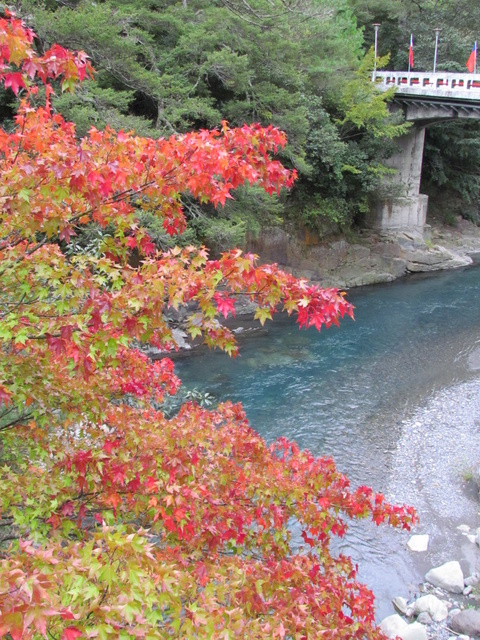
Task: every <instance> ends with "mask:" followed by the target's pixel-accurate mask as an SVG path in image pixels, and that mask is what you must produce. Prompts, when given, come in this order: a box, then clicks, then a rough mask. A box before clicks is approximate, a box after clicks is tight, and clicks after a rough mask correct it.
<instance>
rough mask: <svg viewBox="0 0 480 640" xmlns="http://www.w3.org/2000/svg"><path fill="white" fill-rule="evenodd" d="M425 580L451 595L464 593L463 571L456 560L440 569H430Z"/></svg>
mask: <svg viewBox="0 0 480 640" xmlns="http://www.w3.org/2000/svg"><path fill="white" fill-rule="evenodd" d="M425 580H426V581H427V582H430V584H433V586H435V587H440V588H441V589H445V590H446V591H450V592H451V593H462V591H463V589H464V584H463V571H462V568H461V567H460V563H459V562H457V561H456V560H452V561H451V562H446V563H445V564H442V565H441V566H439V567H435V568H433V569H430V571H429V572H428V573H427V574H426V576H425Z"/></svg>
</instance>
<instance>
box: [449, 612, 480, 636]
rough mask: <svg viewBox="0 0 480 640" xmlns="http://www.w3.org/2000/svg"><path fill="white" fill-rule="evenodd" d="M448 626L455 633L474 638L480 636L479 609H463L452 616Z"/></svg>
mask: <svg viewBox="0 0 480 640" xmlns="http://www.w3.org/2000/svg"><path fill="white" fill-rule="evenodd" d="M450 627H451V629H452V631H455V633H464V634H466V635H468V636H472V637H474V638H480V611H477V610H476V609H465V610H464V611H460V613H457V615H456V616H455V617H454V618H452V621H451V622H450Z"/></svg>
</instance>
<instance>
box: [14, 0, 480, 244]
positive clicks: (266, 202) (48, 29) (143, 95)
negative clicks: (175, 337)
mask: <svg viewBox="0 0 480 640" xmlns="http://www.w3.org/2000/svg"><path fill="white" fill-rule="evenodd" d="M17 5H18V10H19V11H20V12H21V15H22V16H23V17H24V18H25V19H27V21H28V22H29V24H31V26H32V27H34V29H35V31H36V33H37V34H38V36H39V39H40V46H41V47H43V48H46V47H48V46H49V45H50V44H51V43H53V42H57V43H59V44H61V45H63V46H66V47H69V48H71V49H81V50H84V51H86V53H87V54H88V55H89V56H90V57H91V60H92V62H93V64H94V66H95V69H96V75H95V81H87V82H85V83H84V84H83V85H82V87H81V88H79V89H78V90H77V91H76V92H75V93H74V94H65V93H64V94H63V95H58V96H56V97H55V99H54V101H53V104H54V106H55V108H56V109H57V110H58V111H59V112H60V113H62V114H63V115H64V116H65V117H66V118H67V119H68V120H72V121H73V122H74V123H75V124H76V126H77V132H78V135H83V134H84V133H86V132H87V131H88V129H89V127H90V126H91V125H92V124H94V125H95V126H96V127H97V128H102V127H104V126H105V124H106V123H108V124H110V125H111V126H112V127H113V128H116V129H119V128H122V129H124V130H130V129H133V130H135V132H136V133H137V134H139V135H149V136H154V137H157V136H165V135H170V134H172V133H175V132H176V133H183V132H185V131H190V130H199V129H202V128H209V127H214V126H218V125H219V123H220V122H221V121H222V120H227V121H228V122H229V123H230V125H231V126H240V125H242V124H243V123H245V122H246V123H252V122H260V123H261V124H264V125H268V124H273V125H275V126H277V127H279V128H280V129H281V130H282V131H285V133H286V134H287V138H288V145H287V147H286V148H285V150H284V151H283V152H282V155H281V158H280V159H281V160H282V162H284V163H285V165H286V166H289V167H290V168H295V169H296V171H297V172H298V175H299V179H298V180H297V182H296V186H295V188H294V189H293V190H292V191H291V192H290V193H289V194H288V195H286V194H285V193H281V194H279V196H278V197H275V198H273V199H272V198H265V196H264V195H262V193H261V192H260V191H259V190H258V189H257V188H255V187H254V188H241V189H239V190H238V191H237V193H236V194H235V199H234V201H229V202H227V204H226V206H225V208H224V209H223V210H222V211H221V212H220V215H219V214H218V212H216V214H215V215H212V213H213V212H212V210H211V208H209V207H208V206H207V207H206V206H199V203H198V202H194V201H192V200H191V199H188V198H184V204H185V206H186V208H187V211H189V218H190V224H191V226H190V231H189V236H188V237H185V242H187V243H188V242H190V241H191V240H192V238H196V239H197V240H198V241H200V242H203V243H205V244H207V245H208V246H210V247H211V249H212V250H216V251H221V250H224V249H227V248H230V247H232V246H237V245H242V246H243V245H244V244H245V239H246V238H248V237H251V236H253V237H255V235H256V234H258V231H259V229H260V228H261V226H262V225H263V226H272V225H276V224H282V223H283V224H286V225H287V226H289V227H290V228H291V229H292V232H294V230H295V229H298V228H299V227H300V228H301V227H307V228H309V229H312V230H314V231H315V232H316V233H317V234H318V235H319V236H320V237H324V236H328V235H330V234H335V233H342V232H346V231H348V230H349V229H350V228H351V227H352V226H357V225H361V224H362V220H363V216H364V214H365V212H366V210H367V209H368V206H369V199H370V198H371V197H372V195H374V194H375V192H376V189H378V186H379V184H380V181H381V178H382V176H383V175H384V172H385V167H384V161H385V158H387V157H388V156H389V155H390V154H391V153H392V152H393V151H394V149H395V138H396V137H397V136H398V135H400V134H401V133H402V132H403V131H405V123H402V122H401V120H400V121H399V119H398V118H399V116H398V115H397V116H396V117H395V118H394V117H392V116H391V115H389V112H388V106H387V102H388V99H389V98H390V97H391V96H385V95H379V94H378V93H377V92H375V91H374V89H373V87H372V86H371V83H370V82H369V80H370V74H371V70H372V68H373V51H372V45H373V41H374V33H373V26H372V25H373V23H378V24H380V27H379V33H378V56H379V60H378V67H379V68H382V67H383V68H390V69H394V70H395V69H406V68H407V66H408V48H409V43H410V36H411V34H413V37H414V68H415V69H416V70H429V69H431V68H432V67H433V57H434V48H435V33H434V28H440V29H441V31H440V37H439V44H438V55H437V70H439V71H440V70H449V71H466V67H465V63H466V61H467V58H468V56H469V54H470V52H471V49H472V46H473V43H474V42H475V40H476V39H477V32H476V30H475V25H476V24H478V23H479V22H478V18H479V17H480V16H479V15H478V14H479V13H480V9H479V7H478V6H477V4H476V3H475V2H473V0H461V1H459V2H455V1H453V0H451V1H448V0H446V1H434V0H425V1H419V2H415V3H412V2H408V1H407V0H395V1H394V2H389V3H386V2H383V1H382V0H274V1H273V2H269V1H267V0H255V1H254V2H250V3H249V2H243V1H242V2H240V1H239V0H216V1H213V2H212V1H210V0H187V1H183V2H173V1H162V0H138V1H135V2H133V1H132V2H129V1H128V0H104V1H101V2H91V1H89V0H80V1H77V0H62V1H60V0H45V1H39V0H22V1H21V2H18V3H17ZM10 100H11V96H10ZM3 104H4V114H5V115H7V116H8V104H9V96H7V97H6V98H4V100H3ZM478 131H479V124H478V122H476V121H472V122H469V123H466V122H465V121H463V122H460V123H457V122H449V123H442V124H441V125H433V126H429V127H427V138H426V145H425V157H424V170H423V183H422V192H424V193H427V194H428V195H429V196H430V202H431V206H430V210H431V211H432V212H434V213H435V214H436V215H437V216H438V217H439V218H440V219H441V220H442V221H445V222H447V223H449V222H453V221H454V220H455V216H456V215H458V214H461V215H463V216H465V217H468V218H470V219H472V220H473V221H476V220H477V216H478V193H479V177H478V176H479V161H480V155H479V154H480V146H479V145H480V143H479V136H478ZM146 216H147V214H146ZM145 222H148V221H147V220H145ZM150 224H151V231H152V235H153V236H155V240H156V242H157V244H158V246H168V238H166V237H165V235H164V234H163V233H162V230H161V229H158V228H155V223H154V221H153V220H151V221H150ZM90 240H91V239H90V238H89V239H87V240H85V242H87V243H88V242H89V241H90Z"/></svg>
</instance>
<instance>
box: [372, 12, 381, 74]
mask: <svg viewBox="0 0 480 640" xmlns="http://www.w3.org/2000/svg"><path fill="white" fill-rule="evenodd" d="M379 26H380V23H378V22H376V23H375V24H374V25H373V28H374V29H375V49H374V51H375V58H374V60H373V74H372V80H373V82H375V80H376V79H377V43H378V27H379Z"/></svg>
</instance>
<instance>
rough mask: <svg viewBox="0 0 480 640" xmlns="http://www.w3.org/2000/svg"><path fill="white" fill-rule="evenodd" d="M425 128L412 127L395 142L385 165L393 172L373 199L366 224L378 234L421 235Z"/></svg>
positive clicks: (424, 213)
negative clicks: (393, 152)
mask: <svg viewBox="0 0 480 640" xmlns="http://www.w3.org/2000/svg"><path fill="white" fill-rule="evenodd" d="M424 141H425V125H420V124H413V125H412V127H411V128H410V130H409V132H408V133H407V134H406V135H404V136H402V137H401V138H399V139H398V140H397V143H398V147H399V149H398V151H397V153H395V155H393V156H392V157H391V158H389V159H388V160H387V161H386V162H385V164H386V165H387V166H388V167H389V168H391V169H393V170H394V171H395V173H393V174H392V175H391V176H386V177H385V178H384V179H383V183H382V187H381V191H380V192H379V193H377V194H376V196H375V197H374V198H372V201H371V205H370V212H369V215H368V216H367V225H368V226H369V227H372V228H374V229H377V230H380V231H397V230H398V231H400V230H410V231H417V232H418V233H420V234H423V230H424V226H425V221H426V217H427V206H428V196H426V195H423V194H421V193H420V179H421V175H422V162H423V144H424Z"/></svg>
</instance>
